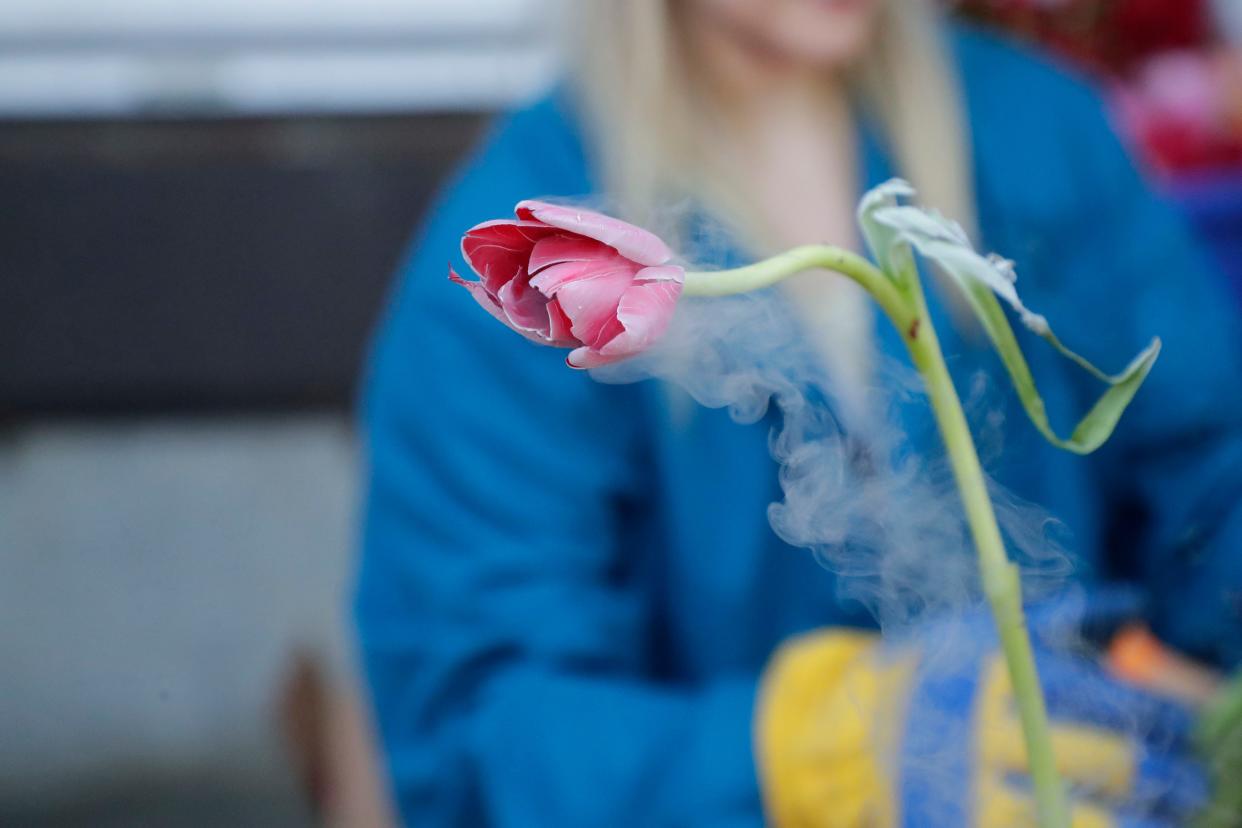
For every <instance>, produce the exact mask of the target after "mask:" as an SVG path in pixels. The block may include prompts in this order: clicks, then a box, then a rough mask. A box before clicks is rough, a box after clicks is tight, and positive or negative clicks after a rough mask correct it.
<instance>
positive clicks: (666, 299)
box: [565, 268, 682, 369]
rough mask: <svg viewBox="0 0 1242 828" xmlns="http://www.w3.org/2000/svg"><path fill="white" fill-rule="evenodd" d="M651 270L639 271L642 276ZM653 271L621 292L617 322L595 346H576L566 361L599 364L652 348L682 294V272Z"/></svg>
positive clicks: (583, 365) (580, 365)
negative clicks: (643, 279) (648, 277)
mask: <svg viewBox="0 0 1242 828" xmlns="http://www.w3.org/2000/svg"><path fill="white" fill-rule="evenodd" d="M649 270H663V268H645V269H644V270H642V271H640V272H639V278H640V279H641V278H642V276H643V274H645V273H647V271H649ZM673 270H676V271H678V272H677V273H653V274H650V275H651V277H652V278H651V279H650V280H646V281H637V282H635V284H634V285H632V286H631V287H630V288H629V289H627V290H626V291H625V293H624V294H622V296H621V300H620V302H618V304H617V314H616V319H615V320H614V324H610V325H608V326H606V329H605V330H604V331H602V332H601V336H600V337H599V339H598V340H597V341H596V342H595V343H593V345H592V346H590V347H588V346H585V345H584V346H582V347H580V348H575V349H574V350H573V351H572V352H571V353H570V354H569V356H568V357H567V358H566V359H565V362H566V363H567V364H568V365H569V366H570V367H572V368H584V369H585V368H598V367H599V366H601V365H607V364H608V363H610V362H617V361H619V360H622V359H626V358H628V357H631V356H634V355H635V354H637V353H639V352H640V351H643V350H645V349H646V348H649V347H650V346H651V345H652V344H653V343H654V342H655V341H656V340H657V339H659V338H660V337H661V336H662V335H663V334H664V332H665V331H666V330H667V329H668V324H669V322H670V320H671V319H672V318H673V311H674V309H675V307H676V305H677V299H678V297H680V296H681V288H682V274H681V272H680V268H673Z"/></svg>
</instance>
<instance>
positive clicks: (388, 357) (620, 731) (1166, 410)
mask: <svg viewBox="0 0 1242 828" xmlns="http://www.w3.org/2000/svg"><path fill="white" fill-rule="evenodd" d="M953 42H954V49H955V52H956V55H957V60H958V64H959V69H960V74H961V78H962V83H963V86H964V89H965V94H966V99H967V102H968V110H969V118H970V127H971V132H972V135H973V140H974V161H975V176H976V186H977V196H978V204H979V216H980V223H981V231H982V234H983V237H984V243H985V247H986V248H987V249H991V250H996V251H1000V252H1002V253H1004V254H1005V255H1006V256H1009V257H1010V258H1013V259H1015V260H1016V261H1017V264H1018V268H1017V269H1018V273H1019V274H1020V280H1021V287H1022V289H1023V294H1024V298H1025V299H1026V300H1027V303H1028V304H1029V305H1030V306H1031V307H1033V308H1036V309H1038V310H1039V311H1041V312H1042V313H1044V314H1045V315H1047V317H1048V318H1049V319H1050V320H1051V321H1052V323H1053V324H1054V325H1055V326H1056V328H1057V330H1058V331H1059V332H1061V335H1062V336H1063V338H1065V339H1066V340H1067V341H1069V342H1070V344H1071V345H1072V346H1074V347H1078V348H1080V350H1082V351H1083V352H1084V353H1085V355H1086V356H1088V357H1089V358H1090V359H1092V360H1094V361H1095V362H1096V363H1097V364H1099V365H1102V366H1105V367H1106V368H1108V369H1110V370H1117V369H1120V367H1122V366H1123V365H1124V364H1125V363H1126V362H1127V360H1128V359H1129V358H1130V357H1131V356H1132V355H1133V354H1134V353H1136V352H1137V351H1138V350H1139V349H1140V348H1141V347H1142V346H1143V345H1144V344H1145V343H1146V342H1147V340H1148V338H1149V337H1150V336H1152V335H1154V334H1159V335H1160V336H1161V337H1162V338H1163V339H1164V342H1165V349H1164V352H1163V354H1162V355H1161V357H1160V360H1159V362H1158V363H1157V365H1156V367H1155V370H1154V372H1153V374H1152V375H1151V377H1150V379H1149V381H1148V384H1147V386H1146V387H1145V388H1144V389H1143V390H1142V392H1141V393H1140V394H1139V396H1138V398H1137V400H1136V401H1135V403H1134V405H1133V406H1132V408H1131V409H1130V411H1129V412H1128V413H1127V415H1126V417H1125V418H1124V419H1123V421H1122V423H1121V426H1120V428H1119V429H1118V432H1117V434H1116V435H1115V437H1114V439H1113V440H1112V441H1111V442H1110V443H1108V444H1107V445H1106V446H1105V447H1104V448H1103V449H1101V450H1100V451H1099V452H1098V453H1096V454H1095V455H1092V456H1090V457H1088V458H1081V457H1077V456H1073V455H1070V454H1067V453H1062V452H1059V451H1057V450H1055V449H1052V448H1051V447H1049V446H1048V445H1046V444H1045V443H1044V442H1043V441H1042V438H1040V437H1039V435H1038V434H1037V433H1036V432H1035V430H1034V429H1033V428H1032V427H1031V425H1030V424H1029V423H1028V422H1027V421H1026V419H1025V417H1024V415H1023V414H1022V412H1021V410H1020V408H1019V407H1018V405H1017V402H1016V399H1015V398H1014V396H1013V394H1012V393H1008V392H1007V386H1008V383H1007V381H1006V380H1005V379H1004V377H1003V374H1002V373H1001V371H1000V369H999V363H998V361H997V360H996V359H995V357H994V356H993V355H992V354H991V353H990V352H989V351H987V350H986V349H983V348H981V347H979V346H977V345H975V344H967V343H965V342H963V341H962V340H961V339H959V338H957V337H955V336H954V335H953V334H952V332H951V329H950V325H949V323H948V322H946V321H944V320H943V319H942V320H941V321H940V324H939V325H938V328H939V329H940V331H941V334H942V338H943V339H944V340H945V342H944V344H945V348H946V352H947V353H948V354H949V356H950V360H951V363H952V366H953V370H954V373H955V376H956V378H957V381H958V383H959V387H964V384H965V383H966V382H967V381H968V380H969V378H970V377H971V376H972V373H973V372H974V371H976V370H978V369H979V368H983V369H985V370H988V371H990V372H992V373H993V374H994V375H995V377H996V383H997V385H998V387H1004V388H1006V393H1004V394H1000V395H998V396H999V397H1000V400H999V402H998V405H1000V406H1001V407H1002V411H1003V413H1004V428H1003V431H1004V451H1003V453H1002V454H1001V455H1000V456H998V457H995V458H993V459H992V462H990V463H989V471H990V472H991V473H992V474H993V475H994V476H995V477H996V478H998V479H999V480H1000V481H1001V482H1002V483H1003V484H1005V485H1006V486H1008V487H1009V488H1010V489H1011V490H1012V491H1013V492H1015V493H1016V494H1017V495H1019V496H1020V497H1022V498H1026V499H1029V500H1031V501H1034V502H1036V503H1039V504H1041V505H1042V506H1044V507H1046V508H1047V509H1048V510H1049V511H1050V512H1051V513H1052V514H1054V515H1056V516H1057V517H1058V518H1059V519H1060V520H1062V521H1063V522H1064V523H1065V525H1066V527H1067V529H1068V533H1069V538H1070V541H1069V542H1070V544H1071V545H1072V548H1073V550H1074V552H1075V554H1076V556H1077V558H1078V560H1079V566H1078V569H1077V577H1079V578H1081V579H1083V580H1086V581H1090V580H1095V579H1103V578H1107V579H1112V580H1117V579H1123V580H1130V581H1134V582H1137V583H1139V584H1141V585H1143V586H1144V587H1146V588H1147V589H1148V590H1149V592H1150V597H1151V600H1152V614H1153V621H1154V623H1155V625H1156V627H1157V629H1158V631H1159V632H1160V634H1162V635H1163V636H1164V637H1165V638H1167V639H1170V640H1171V641H1173V642H1174V643H1176V644H1177V645H1179V646H1181V647H1184V648H1185V649H1187V650H1189V651H1190V652H1193V653H1195V654H1198V655H1200V656H1203V657H1206V658H1211V659H1215V660H1217V661H1221V662H1229V663H1237V662H1238V660H1239V658H1242V508H1240V507H1239V501H1240V500H1242V425H1240V421H1239V417H1240V414H1242V399H1240V396H1242V395H1240V391H1242V388H1240V383H1239V380H1240V379H1242V370H1240V369H1239V356H1240V355H1239V349H1238V343H1237V328H1236V327H1235V325H1236V321H1237V320H1236V319H1235V316H1234V315H1233V313H1232V310H1231V307H1230V301H1229V298H1228V296H1227V295H1226V293H1225V291H1224V289H1223V286H1222V285H1220V284H1216V283H1214V279H1213V276H1214V274H1213V273H1212V272H1210V270H1209V267H1208V266H1207V264H1206V263H1205V260H1204V258H1203V257H1202V256H1201V255H1200V252H1199V250H1197V249H1196V248H1195V246H1194V245H1193V244H1192V243H1191V241H1190V240H1189V238H1188V236H1187V232H1186V230H1185V229H1184V227H1183V225H1182V223H1181V222H1180V221H1179V220H1178V219H1177V218H1176V217H1175V216H1174V215H1173V214H1172V213H1171V212H1170V210H1169V209H1168V208H1167V207H1166V206H1165V205H1164V204H1163V203H1161V202H1160V201H1158V200H1157V199H1156V198H1155V197H1153V196H1152V194H1151V193H1150V192H1149V191H1148V190H1147V188H1146V187H1145V186H1144V185H1143V183H1142V181H1141V180H1140V178H1139V176H1138V175H1137V174H1136V171H1135V169H1134V168H1133V166H1132V165H1131V162H1130V161H1129V160H1128V159H1127V156H1126V154H1125V152H1124V151H1123V149H1122V147H1121V146H1120V145H1119V143H1118V141H1117V139H1116V137H1115V136H1114V135H1113V133H1112V132H1111V131H1110V129H1109V127H1108V125H1107V123H1106V120H1105V118H1104V115H1103V113H1102V110H1101V106H1100V103H1099V102H1098V100H1097V99H1096V98H1095V97H1094V96H1093V95H1092V93H1091V92H1089V91H1088V90H1087V89H1086V88H1085V87H1084V86H1083V85H1081V84H1080V83H1078V82H1076V81H1075V80H1072V79H1071V78H1069V77H1068V76H1067V75H1065V74H1063V73H1062V72H1060V71H1058V70H1056V69H1054V68H1052V67H1050V66H1049V65H1047V64H1046V63H1044V62H1041V61H1040V60H1038V59H1036V58H1034V57H1032V56H1030V55H1027V54H1024V53H1022V52H1020V51H1019V50H1016V49H1014V48H1012V47H1010V46H1005V45H1002V44H1000V43H999V42H997V41H996V40H993V39H991V38H988V37H986V36H983V35H980V34H975V33H964V32H959V33H957V34H955V35H954V40H953ZM864 132H866V131H865V130H864ZM860 140H861V142H862V147H863V157H864V158H865V159H866V179H867V181H866V183H867V184H868V185H872V184H875V183H878V182H879V181H881V180H883V179H884V178H885V177H887V176H888V174H889V172H890V167H889V164H888V161H887V158H886V153H885V152H884V149H883V146H882V142H880V141H879V140H877V139H876V138H875V137H874V135H870V134H864V135H863V136H862V137H861V138H860ZM587 155H588V154H587V152H585V151H584V147H583V145H582V143H581V142H580V139H579V134H578V132H577V130H576V127H575V124H574V120H573V116H572V114H571V113H569V112H568V111H567V108H566V107H565V106H564V105H563V104H562V103H560V102H558V100H556V99H549V100H545V101H543V102H541V103H538V104H536V105H534V106H532V107H530V108H528V109H525V110H523V111H520V112H516V113H514V114H512V115H510V116H508V117H505V118H503V119H501V121H500V122H499V123H498V124H497V125H496V127H495V128H494V129H493V130H492V132H491V134H490V136H489V137H488V138H487V140H486V141H485V142H484V143H483V145H482V147H481V148H480V149H479V150H478V151H477V152H476V153H475V154H474V156H473V157H472V159H471V160H470V161H469V163H468V164H467V165H466V166H465V169H464V170H463V171H462V172H461V173H460V174H458V175H457V176H456V177H455V178H454V179H453V181H452V182H451V183H450V184H449V186H448V187H447V189H446V190H445V192H444V194H443V195H442V197H441V198H440V200H439V202H438V203H437V204H436V206H435V207H434V209H433V210H432V213H431V217H430V220H429V222H428V224H427V225H426V226H425V227H424V228H423V230H422V232H421V234H420V235H419V237H418V240H417V242H416V244H415V245H414V247H413V251H412V254H411V255H410V257H409V259H408V262H407V264H406V266H405V271H404V274H403V278H402V280H401V284H400V287H399V290H398V292H397V294H396V296H395V300H394V302H393V304H392V307H391V309H390V311H389V313H388V315H387V318H386V321H385V322H384V324H383V327H382V332H381V334H380V336H379V339H378V342H377V345H376V349H375V352H374V361H373V364H372V366H371V370H370V373H369V376H368V380H367V384H366V392H365V405H364V414H365V428H366V436H367V438H368V441H369V458H370V472H369V491H368V495H367V506H366V518H365V519H366V528H365V541H364V551H363V558H362V563H361V569H360V572H359V583H358V593H357V604H356V613H357V621H358V626H359V631H360V633H359V634H360V638H361V646H362V653H363V657H364V661H365V665H366V668H367V673H368V677H369V681H370V686H371V689H372V692H373V698H374V702H375V709H376V714H377V718H378V726H379V730H380V732H381V735H382V739H383V743H384V746H385V748H386V753H387V762H388V767H389V770H390V774H391V779H392V784H393V787H394V791H395V796H396V799H397V801H398V803H399V805H400V809H401V812H402V815H403V816H404V818H405V820H406V821H407V822H408V823H410V824H416V825H450V824H451V825H481V824H496V825H523V826H524V825H538V826H552V825H572V826H579V827H580V828H581V827H582V826H591V825H610V826H611V825H672V824H695V825H713V826H727V825H758V824H760V823H761V821H762V817H761V810H760V802H759V793H758V787H757V783H756V776H755V767H754V762H753V759H752V755H751V712H752V705H753V702H754V694H755V687H756V680H757V678H758V676H759V674H760V672H761V670H762V668H763V666H764V663H765V661H766V659H767V658H768V656H769V655H770V653H771V652H772V651H773V649H774V648H775V647H776V646H777V644H778V643H779V642H780V641H781V640H782V639H784V638H785V637H787V636H789V635H790V634H792V633H796V632H799V631H803V630H806V629H809V628H813V627H817V626H821V625H830V624H850V625H865V624H868V623H870V619H869V618H868V617H867V616H866V614H865V613H864V612H862V611H861V610H860V609H858V608H857V607H856V606H852V605H850V604H848V603H845V602H843V601H841V600H840V599H839V597H838V593H837V590H836V584H835V577H834V576H833V574H832V573H830V572H829V571H827V570H826V569H824V568H822V567H820V566H819V565H818V564H817V563H816V561H815V560H814V558H813V556H812V555H811V554H809V553H807V552H805V551H804V550H797V549H792V548H790V547H788V546H786V545H784V544H783V543H782V542H781V541H780V540H779V539H778V538H777V537H775V535H774V534H773V532H772V530H771V529H770V528H769V525H768V521H767V506H768V504H769V503H772V502H773V501H777V500H779V499H780V497H781V493H780V489H779V486H778V482H777V476H776V468H775V464H774V463H773V461H772V460H771V458H770V457H769V453H768V434H769V432H770V429H771V427H772V425H773V420H772V417H769V418H768V419H766V420H764V421H761V422H759V423H756V424H754V425H750V426H742V425H738V424H736V423H734V422H732V421H731V420H730V419H729V417H728V415H727V414H726V413H725V412H723V411H719V410H706V409H703V410H698V411H697V412H696V413H695V415H694V416H693V417H692V418H691V419H690V421H689V422H686V421H684V418H683V419H679V418H675V417H672V416H670V412H669V405H670V402H669V400H670V397H669V395H668V394H667V393H665V391H664V390H663V389H661V388H660V387H659V386H658V385H657V384H656V383H654V382H644V383H638V384H633V385H622V386H616V385H604V384H601V383H598V382H595V381H593V380H592V379H591V377H590V376H588V375H587V374H585V373H580V372H575V371H572V370H569V369H567V368H566V367H565V363H564V357H565V355H564V353H563V352H561V351H558V350H554V349H551V348H541V347H538V346H535V345H532V344H530V343H528V342H526V341H525V340H523V339H521V338H520V337H518V336H516V335H514V334H513V333H512V332H511V331H509V330H506V329H505V328H504V327H502V326H501V325H498V324H496V323H495V322H494V321H493V320H492V319H490V318H489V317H488V315H487V314H485V313H483V312H482V311H480V309H479V308H478V306H477V305H475V304H474V302H473V301H472V300H471V299H470V297H469V296H468V295H467V294H466V292H465V291H463V290H461V289H460V288H457V287H454V286H452V285H450V284H449V282H448V280H447V279H446V273H447V265H448V264H449V263H450V262H451V263H453V264H454V265H455V267H456V268H457V269H458V270H462V269H463V268H464V263H462V262H461V261H460V253H459V240H460V237H461V234H462V233H463V231H464V230H466V229H467V228H469V227H471V226H472V225H474V224H476V223H477V222H479V221H482V220H485V219H489V218H497V217H504V216H508V215H510V214H511V210H512V208H513V205H514V204H515V203H516V202H517V201H519V200H520V199H522V198H527V197H539V196H568V197H573V196H578V195H585V194H589V193H591V192H592V188H593V184H592V176H593V174H592V171H591V169H590V164H589V162H588V159H587ZM877 325H878V328H877V340H878V342H879V343H880V347H881V348H882V349H883V350H884V351H886V352H887V353H889V354H891V355H893V356H894V357H895V358H900V357H904V354H903V352H902V347H901V345H900V342H899V340H898V338H897V337H896V336H894V335H893V334H892V332H891V331H889V330H887V323H885V322H884V321H883V320H882V319H880V320H878V321H877ZM1024 346H1025V347H1026V349H1027V352H1028V354H1029V355H1030V357H1031V360H1032V368H1033V370H1034V371H1035V374H1036V377H1037V379H1038V380H1039V381H1040V382H1041V383H1042V388H1043V390H1044V391H1045V397H1046V402H1047V405H1048V408H1049V411H1050V412H1051V415H1052V419H1053V422H1054V423H1059V424H1060V427H1061V428H1062V429H1063V430H1064V428H1065V426H1066V425H1067V424H1069V423H1072V422H1073V421H1074V420H1075V419H1076V418H1077V417H1078V416H1079V415H1081V413H1082V412H1083V411H1084V410H1085V409H1086V407H1087V406H1088V405H1089V404H1090V402H1091V401H1092V400H1093V399H1094V397H1095V395H1096V394H1098V393H1099V391H1100V388H1099V386H1098V385H1096V384H1095V383H1094V381H1092V380H1090V378H1088V377H1086V376H1085V375H1084V374H1082V372H1080V371H1078V370H1077V369H1075V368H1074V367H1073V366H1070V365H1068V363H1066V362H1065V361H1064V360H1061V359H1060V358H1059V357H1055V356H1054V355H1053V354H1052V352H1051V349H1049V348H1047V347H1046V346H1045V345H1044V344H1043V343H1040V342H1038V341H1030V340H1025V341H1024ZM772 416H773V417H774V416H775V415H772ZM909 429H910V432H911V433H910V445H911V447H912V449H913V450H916V451H921V452H927V453H929V454H934V453H935V452H938V451H939V450H940V449H939V446H938V441H937V437H936V434H935V432H934V426H933V424H932V423H931V421H930V417H929V416H928V415H927V413H926V412H925V411H920V412H918V413H916V415H915V416H914V417H913V418H912V419H911V420H910V423H909Z"/></svg>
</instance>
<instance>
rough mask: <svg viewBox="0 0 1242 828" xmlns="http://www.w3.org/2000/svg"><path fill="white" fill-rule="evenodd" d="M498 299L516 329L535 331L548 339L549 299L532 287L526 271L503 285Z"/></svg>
mask: <svg viewBox="0 0 1242 828" xmlns="http://www.w3.org/2000/svg"><path fill="white" fill-rule="evenodd" d="M496 298H497V299H498V300H500V307H501V309H502V310H503V311H504V312H505V315H506V316H508V317H509V321H510V322H512V323H513V326H514V327H516V328H521V329H523V330H528V331H533V332H535V333H538V334H539V335H540V336H542V337H543V338H544V339H547V337H548V312H547V310H546V309H545V306H546V305H547V304H548V297H546V296H544V295H543V294H542V293H540V292H539V291H538V290H536V289H535V288H533V287H531V285H530V280H529V279H528V278H526V271H525V269H522V270H521V271H520V272H519V273H518V275H517V276H516V277H514V278H513V279H510V280H509V281H508V282H506V283H505V284H504V285H502V286H501V288H500V291H499V292H498V293H497V294H496Z"/></svg>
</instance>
